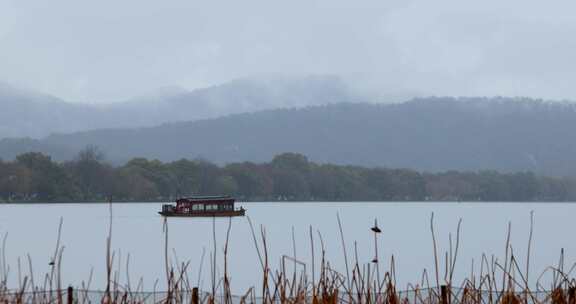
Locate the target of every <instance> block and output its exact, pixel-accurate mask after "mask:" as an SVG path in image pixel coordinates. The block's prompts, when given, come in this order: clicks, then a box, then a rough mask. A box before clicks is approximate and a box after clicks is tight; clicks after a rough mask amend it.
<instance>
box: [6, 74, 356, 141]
mask: <svg viewBox="0 0 576 304" xmlns="http://www.w3.org/2000/svg"><path fill="white" fill-rule="evenodd" d="M359 100H361V98H360V97H358V96H357V95H355V94H353V93H351V90H350V89H349V88H348V86H347V85H346V84H345V83H344V82H343V81H341V80H340V79H339V78H338V77H334V76H307V77H281V76H267V77H260V78H245V79H238V80H234V81H230V82H228V83H225V84H222V85H218V86H213V87H208V88H204V89H198V90H194V91H186V90H184V89H180V88H175V87H172V88H164V89H162V90H159V91H158V92H155V93H154V94H151V95H149V96H143V97H139V98H134V99H132V100H129V101H125V102H119V103H111V104H81V103H69V102H65V101H64V100H61V99H58V98H56V97H53V96H49V95H44V94H40V93H36V92H31V91H27V90H23V89H16V88H13V87H11V86H9V85H6V84H0V138H6V137H32V138H41V137H44V136H47V135H49V134H52V133H71V132H77V131H86V130H93V129H101V128H134V127H146V126H155V125H159V124H162V123H167V122H176V121H192V120H198V119H207V118H215V117H219V116H223V115H229V114H237V113H244V112H254V111H260V110H266V109H275V108H283V107H304V106H310V105H320V104H329V103H338V102H350V101H359Z"/></svg>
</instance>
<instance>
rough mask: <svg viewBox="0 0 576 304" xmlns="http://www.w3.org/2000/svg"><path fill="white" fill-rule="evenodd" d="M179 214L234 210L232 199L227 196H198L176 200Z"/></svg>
mask: <svg viewBox="0 0 576 304" xmlns="http://www.w3.org/2000/svg"><path fill="white" fill-rule="evenodd" d="M176 210H177V211H179V212H184V213H187V212H206V211H231V210H234V199H233V198H231V197H229V196H198V197H189V198H181V199H178V200H176Z"/></svg>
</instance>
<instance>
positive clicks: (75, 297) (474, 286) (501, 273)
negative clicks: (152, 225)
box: [0, 205, 576, 304]
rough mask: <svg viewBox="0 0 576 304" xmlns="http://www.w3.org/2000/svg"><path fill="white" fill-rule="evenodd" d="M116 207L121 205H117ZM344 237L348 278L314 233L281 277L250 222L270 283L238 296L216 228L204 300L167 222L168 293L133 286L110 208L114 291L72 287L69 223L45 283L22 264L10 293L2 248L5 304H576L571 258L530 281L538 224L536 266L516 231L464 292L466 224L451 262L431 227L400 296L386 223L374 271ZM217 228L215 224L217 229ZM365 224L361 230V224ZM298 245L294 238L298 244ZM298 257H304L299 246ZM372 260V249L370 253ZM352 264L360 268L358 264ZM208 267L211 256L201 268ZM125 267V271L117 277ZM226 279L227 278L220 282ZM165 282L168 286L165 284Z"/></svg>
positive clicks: (284, 260)
mask: <svg viewBox="0 0 576 304" xmlns="http://www.w3.org/2000/svg"><path fill="white" fill-rule="evenodd" d="M110 206H111V205H110ZM337 219H338V226H339V233H340V237H341V240H342V253H343V257H344V265H343V266H341V267H340V268H341V269H336V268H334V267H333V266H332V265H331V264H330V261H328V260H327V259H326V250H325V247H324V242H323V238H322V234H321V233H320V232H319V231H313V229H312V227H310V230H309V235H308V236H307V237H309V239H310V250H311V251H310V255H309V256H308V258H306V260H302V258H298V259H297V258H296V255H295V253H294V256H287V255H284V256H282V257H281V259H280V263H279V267H278V268H276V269H275V268H273V266H272V265H271V262H270V261H271V257H269V256H268V252H269V248H268V247H267V234H266V230H265V229H264V228H263V227H262V226H261V227H260V230H259V231H258V232H256V230H255V229H254V226H253V224H252V222H251V220H250V218H248V224H249V225H250V228H251V231H252V238H253V243H254V246H255V254H257V256H258V258H259V261H260V265H255V266H256V267H255V269H259V270H261V278H260V279H259V280H257V281H260V282H254V284H255V285H253V287H251V288H249V289H248V290H246V292H245V293H243V294H239V295H233V294H232V292H231V285H230V275H231V274H230V273H228V261H229V259H235V258H240V259H242V260H245V259H244V258H242V257H233V256H229V255H228V243H229V236H230V230H231V223H232V222H231V221H229V222H228V229H227V231H226V241H225V243H224V246H223V248H222V250H218V249H217V246H216V236H215V228H214V227H215V224H213V233H214V240H213V243H214V244H213V245H214V247H213V250H212V251H211V252H210V254H209V256H210V261H209V266H210V270H209V273H210V285H211V288H210V290H206V291H198V288H197V287H195V286H198V285H195V281H194V280H193V279H191V278H190V277H191V276H192V278H195V277H196V276H195V274H191V273H190V271H189V265H190V263H191V261H184V262H181V263H180V262H179V258H178V257H177V256H176V253H175V252H174V256H172V255H171V254H169V246H170V245H169V242H168V239H169V237H168V236H169V233H168V223H167V221H164V226H163V229H164V233H165V238H164V244H163V247H164V255H165V260H164V263H165V267H166V277H165V278H164V279H165V286H166V289H165V290H163V291H161V292H158V291H157V290H156V284H155V285H154V286H155V288H154V290H153V291H149V292H146V291H144V290H142V280H140V281H139V283H138V284H137V285H136V286H133V285H131V283H130V275H129V273H130V270H129V258H128V260H127V261H126V265H121V263H120V262H115V252H114V251H113V250H112V249H111V248H112V208H111V207H110V226H109V233H108V237H107V239H106V273H107V276H106V284H105V289H104V290H101V291H95V290H91V289H90V284H91V282H92V278H91V277H90V278H88V280H87V281H84V282H81V284H80V285H78V286H75V287H72V286H70V287H68V288H65V287H63V286H62V283H61V282H62V278H61V274H60V273H61V263H62V257H63V252H64V247H63V246H61V244H60V233H61V229H62V221H61V222H60V227H59V229H58V238H57V241H56V248H55V251H54V254H53V256H52V257H51V260H52V261H53V262H52V263H51V265H52V267H51V270H50V272H49V273H47V274H46V275H45V276H44V277H41V278H40V280H38V279H39V278H36V280H35V278H34V271H33V266H32V261H31V260H30V257H29V256H28V270H29V273H28V274H26V270H24V268H22V267H21V266H20V261H19V263H18V268H17V269H18V272H17V273H18V286H16V287H13V288H9V286H8V284H7V282H8V274H9V273H10V267H9V266H8V265H6V262H5V261H6V260H5V256H4V252H5V247H6V237H5V235H4V237H3V238H2V239H3V241H2V243H1V245H2V247H0V303H98V302H100V303H110V304H112V303H166V304H168V303H192V304H201V303H206V304H215V303H223V304H232V303H240V304H244V303H263V304H267V303H282V304H284V303H286V304H288V303H291V304H296V303H302V304H304V303H311V304H336V303H349V304H353V303H358V304H362V303H366V304H369V303H385V304H400V303H402V304H410V303H414V304H451V303H462V304H526V303H532V304H544V303H551V304H573V303H575V302H576V279H575V278H574V277H573V276H572V271H573V270H574V268H575V267H576V264H575V265H572V266H571V267H566V266H569V265H565V262H564V254H563V252H561V254H560V260H559V262H558V265H557V266H551V267H548V268H546V269H544V270H543V272H540V273H538V274H539V276H538V277H537V278H536V279H534V277H533V276H531V275H530V273H531V269H530V255H531V245H532V234H533V228H532V227H533V220H531V223H532V224H531V225H530V230H529V238H528V250H527V257H526V263H525V264H522V265H521V264H520V263H519V260H518V257H517V256H515V255H514V248H513V246H512V244H511V243H510V229H511V228H510V226H509V228H508V237H507V241H506V244H505V251H504V252H505V255H504V257H503V258H502V259H498V258H496V257H495V256H494V255H492V256H491V257H489V256H487V255H486V254H482V258H481V260H480V261H479V264H480V267H479V269H476V270H475V269H474V264H475V263H474V261H472V269H471V272H470V274H469V275H468V276H467V277H466V278H464V279H463V280H462V281H459V282H456V280H455V279H454V274H455V272H456V270H455V265H456V261H457V258H458V251H459V244H460V224H461V221H460V222H459V223H458V226H457V228H456V233H455V237H454V238H453V236H452V234H450V235H449V240H450V246H449V248H448V250H446V251H444V252H442V251H441V250H440V249H439V248H437V244H436V235H435V232H434V231H435V230H434V227H435V225H434V215H433V214H432V217H431V220H430V231H431V235H432V247H431V248H432V250H431V254H432V255H433V257H434V268H433V270H431V271H429V270H427V269H424V270H423V272H422V273H421V274H414V276H415V277H420V279H419V280H418V281H416V282H414V283H411V284H407V285H406V286H399V285H398V284H397V281H396V271H395V262H394V256H392V257H391V258H390V260H389V261H384V260H382V259H381V257H380V256H379V255H378V248H379V245H378V241H379V236H380V234H381V229H380V228H379V227H378V224H377V222H376V221H375V222H374V226H373V227H372V228H370V230H371V231H369V230H368V227H369V225H367V229H366V232H367V233H371V234H373V236H374V246H373V248H372V249H373V251H374V259H373V260H372V261H360V260H358V253H357V250H358V247H357V244H356V243H354V250H355V252H354V253H352V254H349V253H348V252H347V250H346V248H348V247H349V245H348V244H346V242H345V240H344V232H343V231H344V228H343V224H342V222H341V221H340V218H339V217H338V218H337ZM213 223H215V222H213ZM355 224H358V223H355ZM292 238H294V235H293V236H292ZM293 246H294V252H296V247H295V244H294V245H293ZM363 248H364V249H363V250H366V246H365V247H363ZM349 261H350V263H349ZM203 264H204V255H203V257H202V260H201V261H200V265H203ZM116 265H117V268H116ZM124 266H125V267H126V268H125V271H126V279H125V280H126V282H125V283H123V282H120V281H119V279H118V278H119V276H120V273H121V272H124ZM217 269H221V270H223V272H220V270H217ZM201 273H202V266H201V267H200V270H199V273H198V282H200V277H201ZM156 282H158V281H156Z"/></svg>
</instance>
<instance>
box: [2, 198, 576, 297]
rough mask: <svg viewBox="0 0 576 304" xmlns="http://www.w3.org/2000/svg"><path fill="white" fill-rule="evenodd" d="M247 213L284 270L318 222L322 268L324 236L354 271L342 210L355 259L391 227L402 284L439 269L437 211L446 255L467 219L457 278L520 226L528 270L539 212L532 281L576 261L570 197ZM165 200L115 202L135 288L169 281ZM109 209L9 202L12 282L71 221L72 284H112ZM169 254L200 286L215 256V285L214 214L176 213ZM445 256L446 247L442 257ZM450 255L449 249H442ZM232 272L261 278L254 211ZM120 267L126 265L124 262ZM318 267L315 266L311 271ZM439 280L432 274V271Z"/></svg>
mask: <svg viewBox="0 0 576 304" xmlns="http://www.w3.org/2000/svg"><path fill="white" fill-rule="evenodd" d="M237 205H242V206H244V208H246V209H247V215H249V216H250V218H251V220H252V222H253V224H254V226H255V228H256V230H257V233H259V227H260V225H262V226H263V227H265V230H266V235H267V242H268V246H269V257H270V261H271V262H270V263H271V266H272V268H273V269H277V268H279V264H280V260H281V256H282V255H289V256H293V255H294V249H293V246H292V230H294V236H295V242H296V257H297V259H299V260H301V261H303V262H306V263H308V267H310V266H309V265H310V260H311V254H310V237H309V227H310V226H312V227H313V230H314V238H315V244H314V246H315V250H316V266H317V265H318V264H319V257H320V241H319V238H318V234H317V232H316V231H320V233H321V234H322V237H323V240H324V243H325V247H326V258H327V259H328V260H329V261H330V262H331V264H332V265H333V266H334V268H336V269H337V270H339V271H340V272H342V273H345V272H346V271H345V267H344V263H343V253H342V246H341V241H340V234H339V230H338V222H337V214H339V215H340V218H341V220H342V224H343V228H344V238H345V241H346V243H347V251H348V255H349V259H350V260H352V259H353V254H354V242H356V243H357V248H358V256H359V260H360V262H362V263H368V262H370V261H371V260H372V258H373V256H374V236H373V234H372V232H371V231H370V227H372V226H373V225H374V219H377V220H378V225H379V226H380V228H381V229H382V231H383V233H382V234H381V235H380V237H379V241H378V242H379V255H380V261H381V263H380V264H381V267H382V270H383V271H385V270H387V269H388V268H389V267H388V265H389V260H390V257H391V255H394V257H395V261H396V273H397V279H398V282H399V285H400V286H399V289H402V287H403V286H405V284H406V283H408V282H413V283H416V282H418V281H419V280H420V277H421V274H422V270H423V269H424V268H428V270H429V271H430V273H431V274H432V273H433V269H434V259H433V251H432V238H431V233H430V216H431V214H432V212H434V214H435V229H436V235H437V242H438V246H439V247H438V248H439V251H442V252H444V251H445V250H448V248H449V242H448V235H449V233H452V234H453V239H454V240H455V234H456V233H455V232H456V226H457V223H458V220H459V218H462V221H463V222H462V228H461V239H460V251H459V256H458V260H457V264H456V278H460V279H461V278H462V277H463V276H465V275H468V274H469V273H470V271H471V266H472V261H473V260H474V261H475V264H476V265H475V266H474V267H475V269H476V270H475V271H476V272H478V269H479V261H480V259H481V255H482V253H486V254H488V255H491V254H494V255H496V257H499V258H500V259H503V257H504V250H505V243H506V230H507V226H508V222H512V233H511V243H512V245H513V248H514V253H515V255H516V256H517V258H518V262H519V263H520V265H522V267H524V265H525V262H526V248H527V244H528V235H529V226H530V212H531V211H532V210H533V211H534V218H535V226H534V235H533V247H532V256H531V269H532V272H531V277H532V278H535V277H537V276H538V275H539V274H540V272H541V271H543V270H544V269H545V267H546V266H550V265H552V264H556V263H557V261H558V257H559V254H560V249H561V248H564V249H565V253H566V264H567V265H571V264H572V263H573V262H574V261H575V260H576V259H574V258H575V257H576V242H574V232H575V231H576V221H575V220H574V218H575V216H576V204H569V203H433V202H421V203H406V202H401V203H400V202H399V203H365V202H357V203H356V202H350V203H340V202H339V203H328V202H326V203H241V204H237ZM160 207H161V204H160V203H130V204H114V205H113V237H112V247H113V249H114V250H115V252H116V257H117V258H116V262H118V257H120V258H121V267H120V269H121V271H120V279H119V280H120V281H121V282H125V281H126V257H127V255H128V254H130V266H129V272H130V279H131V282H132V285H133V287H134V286H135V285H136V284H137V282H138V280H139V279H140V278H141V277H143V280H144V289H145V290H152V289H153V287H154V281H155V280H156V279H160V281H159V283H158V288H159V289H161V288H162V286H163V285H164V284H163V282H164V280H165V270H164V235H163V231H162V226H163V225H162V222H163V220H162V217H160V216H159V215H158V214H157V211H158V210H160ZM108 214H109V207H108V205H107V204H46V205H42V204H25V205H0V235H4V234H5V233H8V238H7V243H6V257H7V264H9V265H10V285H11V286H14V287H15V286H17V278H18V270H17V268H18V257H20V259H21V264H22V272H23V273H28V266H27V260H26V255H27V254H30V256H31V258H32V262H33V268H34V273H35V279H36V280H37V281H39V280H40V278H41V277H42V276H41V275H43V274H44V273H47V272H48V271H49V269H50V266H49V265H48V263H49V262H50V258H51V256H52V255H53V252H54V247H55V243H56V237H57V230H58V224H59V221H60V217H62V218H63V220H64V224H63V230H62V245H64V246H65V249H64V253H63V263H62V277H63V284H65V286H66V285H68V284H72V285H74V286H79V285H80V284H81V282H82V281H83V280H84V281H86V280H87V279H88V277H89V273H90V270H91V268H93V269H94V276H93V280H92V285H91V288H92V289H99V288H102V287H103V286H105V275H106V268H105V259H106V254H105V253H106V237H107V233H108V221H109V216H108ZM227 226H228V219H227V218H217V219H216V220H215V228H216V236H217V241H216V247H217V252H216V255H217V261H218V265H219V268H218V272H220V273H221V272H222V265H223V263H222V262H223V261H222V259H223V246H224V242H225V238H226V229H227ZM168 227H169V248H170V249H169V251H170V259H171V260H172V261H175V260H176V258H175V257H174V252H175V253H176V256H177V259H178V261H179V262H180V263H182V262H184V261H188V260H189V261H191V263H190V267H189V273H190V280H191V281H192V282H194V283H195V282H197V280H198V272H199V269H200V260H201V256H202V253H203V251H204V250H205V252H206V253H205V254H206V257H205V259H204V266H203V270H202V277H201V278H200V287H201V288H202V289H205V290H208V289H209V288H210V286H211V285H210V284H211V283H210V277H211V276H210V264H209V255H210V252H211V251H212V250H213V241H212V227H213V220H212V219H211V218H169V219H168ZM441 254H442V253H441ZM442 256H443V255H442ZM228 264H229V273H230V277H231V284H232V291H233V292H234V293H244V291H245V290H247V289H248V288H249V287H251V286H257V288H259V284H260V282H261V280H260V279H261V267H260V262H259V260H258V255H257V253H256V250H255V246H254V242H253V239H252V234H251V232H250V226H249V224H248V221H247V218H246V217H237V218H233V219H232V229H231V234H230V243H229V259H228ZM114 267H115V269H116V268H118V264H117V263H116V264H115V266H114ZM309 269H310V268H309ZM431 278H432V277H431Z"/></svg>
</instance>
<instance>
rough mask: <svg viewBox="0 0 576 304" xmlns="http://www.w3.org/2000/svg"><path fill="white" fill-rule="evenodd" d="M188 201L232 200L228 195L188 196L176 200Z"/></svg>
mask: <svg viewBox="0 0 576 304" xmlns="http://www.w3.org/2000/svg"><path fill="white" fill-rule="evenodd" d="M182 199H185V200H189V201H208V200H229V199H232V197H231V196H228V195H205V196H190V197H182V198H179V199H178V200H182Z"/></svg>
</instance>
